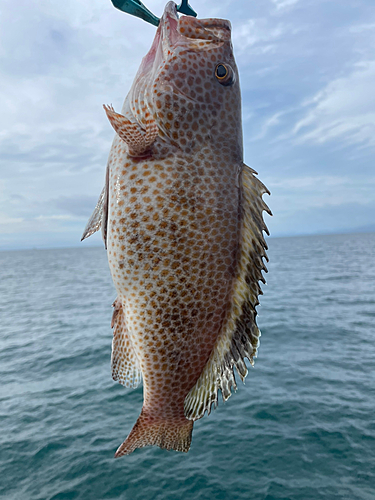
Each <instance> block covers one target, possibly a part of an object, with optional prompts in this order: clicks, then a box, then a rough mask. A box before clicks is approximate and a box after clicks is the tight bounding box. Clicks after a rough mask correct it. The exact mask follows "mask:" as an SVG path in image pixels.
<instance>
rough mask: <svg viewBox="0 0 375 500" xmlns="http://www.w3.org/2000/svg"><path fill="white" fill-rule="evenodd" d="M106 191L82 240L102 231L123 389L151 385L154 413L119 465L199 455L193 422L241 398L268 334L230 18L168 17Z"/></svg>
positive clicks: (131, 105) (260, 241) (149, 404)
mask: <svg viewBox="0 0 375 500" xmlns="http://www.w3.org/2000/svg"><path fill="white" fill-rule="evenodd" d="M105 111H106V113H107V116H108V118H109V121H110V123H111V124H112V126H113V128H114V130H115V131H116V135H115V138H114V141H113V144H112V148H111V151H110V155H109V160H108V165H107V175H106V184H105V187H104V189H103V191H102V193H101V196H100V198H99V201H98V204H97V206H96V208H95V211H94V213H93V215H92V217H91V219H90V220H89V222H88V224H87V227H86V229H85V232H84V235H83V239H84V238H86V237H87V236H90V234H92V233H93V232H95V231H97V230H98V229H100V228H101V229H102V233H103V238H104V241H105V244H106V247H107V253H108V260H109V266H110V270H111V273H112V278H113V282H114V284H115V287H116V290H117V294H118V297H117V299H116V301H115V303H114V313H113V319H112V327H113V343H112V376H113V379H114V380H117V381H118V382H120V383H121V384H123V385H124V386H126V387H137V386H138V384H140V382H141V379H143V394H144V403H143V408H142V411H141V414H140V416H139V418H138V420H137V422H136V424H135V426H134V427H133V429H132V431H131V432H130V434H129V436H128V437H127V439H126V440H125V441H124V443H123V444H122V445H121V446H120V447H119V448H118V450H117V452H116V455H115V456H116V457H119V456H122V455H126V454H129V453H131V452H133V451H134V450H135V449H136V448H141V447H143V446H147V445H158V446H160V447H161V448H166V449H168V450H170V449H174V450H178V451H184V452H186V451H188V450H189V447H190V443H191V436H192V430H193V423H194V420H196V419H199V418H201V417H203V415H204V414H205V412H207V413H208V414H209V413H210V410H211V407H212V405H214V406H215V407H216V406H217V400H218V390H219V389H220V391H221V393H222V396H223V399H224V401H225V400H227V399H228V398H229V396H230V395H231V392H232V389H236V381H235V376H234V367H235V368H236V370H237V372H238V374H239V376H240V378H241V379H242V380H243V379H244V378H245V377H246V375H247V367H246V364H245V358H248V359H249V360H250V363H251V364H253V358H254V357H255V356H256V352H257V347H258V341H259V336H260V332H259V330H258V327H257V325H256V309H255V308H256V306H257V304H258V295H259V294H260V293H261V290H260V286H259V281H263V282H264V278H263V276H262V271H263V270H264V271H266V268H265V265H264V262H263V259H267V256H266V249H267V247H266V243H265V240H264V237H263V231H266V232H267V228H266V226H265V224H264V221H263V218H262V212H263V210H266V211H267V212H269V209H268V207H267V205H266V204H265V203H264V201H263V200H262V195H263V194H264V193H267V192H268V191H267V189H266V187H265V186H264V185H263V184H262V183H261V182H260V181H259V180H258V178H257V177H256V176H255V175H254V174H256V172H255V171H254V170H252V169H251V168H249V167H247V166H246V165H245V164H244V163H243V149H242V126H241V96H240V87H239V81H238V71H237V67H236V63H235V60H234V57H233V51H232V45H231V25H230V23H229V21H226V20H222V19H196V18H193V17H188V16H186V17H185V16H184V17H181V18H180V19H179V18H178V15H177V11H176V5H175V4H174V3H173V2H169V3H168V4H167V5H166V8H165V11H164V14H163V16H162V18H161V21H160V24H159V27H158V29H157V32H156V36H155V40H154V42H153V44H152V47H151V49H150V51H149V52H148V54H147V55H146V56H145V57H144V58H143V60H142V63H141V66H140V68H139V70H138V73H137V75H136V77H135V80H134V83H133V85H132V87H131V89H130V92H129V94H128V96H127V97H126V99H125V103H124V105H123V108H122V111H121V113H117V112H115V111H114V109H113V108H112V107H111V106H105Z"/></svg>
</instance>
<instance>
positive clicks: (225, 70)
mask: <svg viewBox="0 0 375 500" xmlns="http://www.w3.org/2000/svg"><path fill="white" fill-rule="evenodd" d="M215 76H216V78H217V79H218V81H219V83H220V84H221V85H224V86H228V85H233V83H234V82H235V81H236V78H235V74H234V71H233V70H232V68H231V67H230V66H229V65H228V64H223V63H220V64H218V65H217V66H216V68H215Z"/></svg>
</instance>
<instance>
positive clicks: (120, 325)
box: [111, 298, 142, 388]
mask: <svg viewBox="0 0 375 500" xmlns="http://www.w3.org/2000/svg"><path fill="white" fill-rule="evenodd" d="M113 307H114V308H115V309H114V311H113V316H112V323H111V327H112V328H113V341H112V357H111V367H112V378H113V380H115V381H117V382H119V383H120V384H122V385H124V386H125V387H133V388H136V387H138V385H139V384H140V383H141V380H142V372H141V369H140V366H139V363H138V360H137V356H136V354H135V352H134V349H133V346H132V342H131V339H130V336H129V333H128V331H127V328H126V322H125V315H124V311H123V308H122V304H121V301H120V300H119V299H118V298H117V299H116V300H115V302H114V303H113Z"/></svg>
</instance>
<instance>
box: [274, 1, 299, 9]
mask: <svg viewBox="0 0 375 500" xmlns="http://www.w3.org/2000/svg"><path fill="white" fill-rule="evenodd" d="M272 2H273V3H274V4H275V6H276V9H277V10H281V9H285V8H286V7H292V6H293V5H295V4H296V3H298V2H299V0H272Z"/></svg>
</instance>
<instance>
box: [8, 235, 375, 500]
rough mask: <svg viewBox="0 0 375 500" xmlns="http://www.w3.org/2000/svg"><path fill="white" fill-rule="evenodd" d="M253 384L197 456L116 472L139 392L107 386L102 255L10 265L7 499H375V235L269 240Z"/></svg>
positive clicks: (200, 428) (205, 422)
mask: <svg viewBox="0 0 375 500" xmlns="http://www.w3.org/2000/svg"><path fill="white" fill-rule="evenodd" d="M269 247H270V249H269V257H270V263H269V274H268V275H267V281H268V285H267V286H265V287H264V296H263V297H261V307H259V308H258V312H259V325H260V327H261V330H262V338H261V345H260V349H259V355H258V359H257V360H256V363H255V368H254V369H250V373H249V375H248V378H247V379H246V385H245V386H243V385H242V383H241V382H239V389H238V391H237V393H236V394H234V395H233V396H232V397H231V398H230V399H229V400H228V401H227V403H225V404H223V403H222V404H220V405H219V407H218V409H217V410H216V411H215V412H213V413H212V414H211V415H210V416H209V417H207V416H206V417H204V418H203V419H201V420H200V421H198V422H196V424H195V426H194V427H195V430H194V434H193V442H192V447H191V450H190V451H189V453H188V454H181V453H176V452H168V451H165V450H161V449H159V448H144V449H140V450H137V451H136V452H134V453H133V454H132V455H130V456H127V457H122V458H120V459H114V458H113V455H114V452H115V450H116V449H117V447H118V446H119V445H120V444H121V442H122V441H123V440H124V439H125V437H126V436H127V434H128V432H129V431H130V429H131V428H132V426H133V424H134V423H135V421H136V419H137V417H138V414H139V412H140V409H141V406H142V388H139V389H137V390H135V391H132V390H127V389H125V388H123V387H122V386H120V385H119V384H117V383H115V382H113V381H112V379H111V372H110V356H111V339H112V332H111V329H110V320H111V315H112V308H111V303H112V301H113V300H114V299H115V291H114V287H113V285H112V282H111V278H110V274H109V270H108V265H107V262H106V254H105V251H104V249H101V248H78V249H76V248H75V249H64V250H32V251H17V252H1V253H0V315H1V324H0V328H1V333H0V380H1V385H0V423H1V427H0V428H1V432H0V497H1V498H5V499H7V500H8V499H9V500H13V499H14V500H34V499H35V500H36V499H38V500H41V499H43V500H44V499H48V500H52V499H53V500H63V499H82V500H102V499H135V500H137V499H142V500H143V499H145V500H148V499H152V500H154V499H155V500H165V499H184V500H189V499H223V500H224V499H226V500H227V499H229V500H231V499H233V500H234V499H247V500H249V499H257V500H271V499H280V500H281V499H285V500H286V499H287V500H310V499H311V500H320V499H327V500H334V499H335V500H336V499H337V500H338V499H350V500H352V499H361V500H374V499H375V234H352V235H335V236H316V237H315V236H314V237H298V238H280V239H269Z"/></svg>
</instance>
